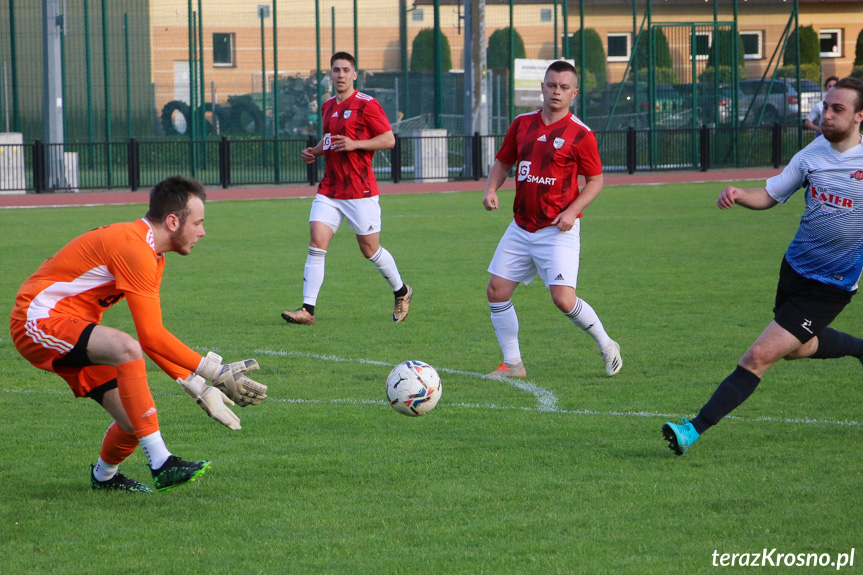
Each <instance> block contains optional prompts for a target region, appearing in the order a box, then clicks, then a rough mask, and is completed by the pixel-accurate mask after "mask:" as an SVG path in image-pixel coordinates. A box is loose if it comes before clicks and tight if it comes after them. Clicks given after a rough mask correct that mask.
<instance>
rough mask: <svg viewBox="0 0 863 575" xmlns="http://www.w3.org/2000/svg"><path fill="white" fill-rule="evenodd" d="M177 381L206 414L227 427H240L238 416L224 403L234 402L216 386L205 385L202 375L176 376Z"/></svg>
mask: <svg viewBox="0 0 863 575" xmlns="http://www.w3.org/2000/svg"><path fill="white" fill-rule="evenodd" d="M177 383H179V384H180V385H182V386H183V389H185V390H186V393H188V394H189V395H191V396H192V397H194V398H195V401H197V402H198V405H200V406H201V409H203V410H204V411H206V412H207V415H209V416H210V417H212V418H213V419H215V420H216V421H218V422H219V423H221V424H222V425H224V426H225V427H228V428H229V429H233V430H235V431H236V430H237V429H242V427H241V426H240V418H239V417H237V414H236V413H234V412H233V411H231V410H230V409H228V406H227V405H225V403H228V404H230V405H234V402H233V401H231V400H230V398H229V397H227V396H226V395H225V394H224V393H222V392H221V390H219V389H218V388H215V387H211V386H209V385H207V382H205V381H204V378H203V377H201V376H200V375H196V374H194V373H192V374H189V377H187V378H186V379H182V378H179V377H178V378H177Z"/></svg>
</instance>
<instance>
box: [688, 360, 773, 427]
mask: <svg viewBox="0 0 863 575" xmlns="http://www.w3.org/2000/svg"><path fill="white" fill-rule="evenodd" d="M760 381H761V378H760V377H758V376H757V375H755V374H754V373H752V372H751V371H749V370H748V369H746V368H743V367H740V366H739V365H738V366H737V369H735V370H734V371H733V372H732V373H731V375H729V376H728V377H726V378H725V380H724V381H723V382H722V383H720V384H719V387H717V388H716V391H714V392H713V397H711V398H710V400H709V401H708V402H707V403H705V404H704V407H702V408H701V411H700V412H698V415H697V416H695V418H693V420H692V425H693V426H694V427H695V431H697V432H698V434H699V435H700V434H702V433H704V432H705V431H707V430H708V429H709V428H710V427H712V426H714V425H716V424H717V423H719V420H720V419H722V418H723V417H725V416H726V415H728V414H729V413H731V412H732V411H733V410H734V408H736V407H737V406H738V405H740V404H741V403H743V402H744V401H746V399H747V398H748V397H749V396H750V395H752V392H753V391H755V388H756V387H757V386H758V383H759V382H760Z"/></svg>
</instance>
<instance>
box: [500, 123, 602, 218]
mask: <svg viewBox="0 0 863 575" xmlns="http://www.w3.org/2000/svg"><path fill="white" fill-rule="evenodd" d="M496 157H497V159H498V160H500V161H501V162H503V163H504V164H507V165H513V164H515V163H516V162H518V165H517V166H516V178H517V180H516V184H515V201H514V202H513V213H514V214H515V223H516V224H518V226H519V227H520V228H522V229H525V230H527V231H529V232H535V231H537V230H541V229H542V228H546V227H548V226H550V225H551V222H552V220H554V218H556V217H557V215H558V214H559V213H560V212H562V211H563V210H565V209H566V207H567V206H568V205H570V204H571V203H572V202H574V201H575V198H577V197H578V175H579V174H581V175H583V176H598V175H601V174H602V162H601V161H600V159H599V148H598V147H597V145H596V136H595V135H594V133H593V132H592V131H591V129H590V128H588V127H587V126H586V125H584V124H583V123H582V122H581V120H579V119H578V118H577V117H575V115H574V114H569V115H568V116H566V117H565V118H563V119H561V120H559V121H557V122H555V123H554V124H551V125H549V126H546V125H545V124H544V123H543V121H542V116H541V115H540V111H539V110H537V111H535V112H529V113H527V114H522V115H520V116H517V117H516V119H515V120H513V122H512V125H511V126H510V127H509V130H507V132H506V137H505V138H504V140H503V144H502V145H501V147H500V150H498V152H497V156H496ZM578 217H581V214H578Z"/></svg>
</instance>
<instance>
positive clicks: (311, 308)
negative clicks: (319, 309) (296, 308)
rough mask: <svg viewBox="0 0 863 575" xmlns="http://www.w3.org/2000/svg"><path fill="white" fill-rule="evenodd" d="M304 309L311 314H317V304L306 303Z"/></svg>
mask: <svg viewBox="0 0 863 575" xmlns="http://www.w3.org/2000/svg"><path fill="white" fill-rule="evenodd" d="M303 309H304V310H306V311H307V312H309V314H310V315H315V306H313V305H312V304H308V303H304V304H303Z"/></svg>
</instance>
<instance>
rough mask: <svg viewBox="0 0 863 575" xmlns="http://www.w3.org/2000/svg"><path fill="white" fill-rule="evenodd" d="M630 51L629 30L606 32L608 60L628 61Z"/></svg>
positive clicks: (630, 37)
mask: <svg viewBox="0 0 863 575" xmlns="http://www.w3.org/2000/svg"><path fill="white" fill-rule="evenodd" d="M631 53H632V34H631V33H630V32H609V33H608V61H609V62H628V61H629V56H630V54H631Z"/></svg>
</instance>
